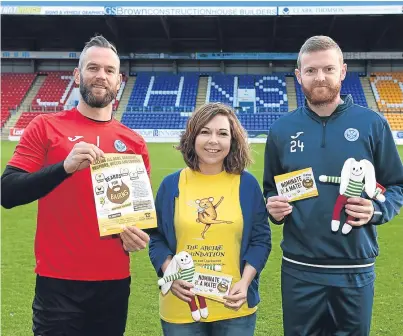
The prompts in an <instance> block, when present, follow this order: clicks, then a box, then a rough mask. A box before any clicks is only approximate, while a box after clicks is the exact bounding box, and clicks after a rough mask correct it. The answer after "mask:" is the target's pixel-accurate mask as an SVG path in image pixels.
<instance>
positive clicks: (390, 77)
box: [370, 72, 403, 112]
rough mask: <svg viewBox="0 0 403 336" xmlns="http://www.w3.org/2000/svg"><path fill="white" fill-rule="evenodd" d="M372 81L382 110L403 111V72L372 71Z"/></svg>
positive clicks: (376, 98) (372, 86) (377, 101)
mask: <svg viewBox="0 0 403 336" xmlns="http://www.w3.org/2000/svg"><path fill="white" fill-rule="evenodd" d="M370 81H371V88H372V91H373V93H374V96H375V100H376V103H377V105H378V108H379V110H380V111H382V112H403V72H394V73H393V72H378V73H372V74H371V77H370Z"/></svg>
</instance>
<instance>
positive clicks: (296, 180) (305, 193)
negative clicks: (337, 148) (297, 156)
mask: <svg viewBox="0 0 403 336" xmlns="http://www.w3.org/2000/svg"><path fill="white" fill-rule="evenodd" d="M274 181H275V182H276V188H277V193H278V195H280V196H285V197H287V199H288V200H289V202H293V201H298V200H302V199H305V198H310V197H315V196H318V189H317V187H316V183H315V178H314V176H313V171H312V168H305V169H301V170H297V171H293V172H290V173H287V174H282V175H277V176H275V177H274Z"/></svg>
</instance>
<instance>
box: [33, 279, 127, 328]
mask: <svg viewBox="0 0 403 336" xmlns="http://www.w3.org/2000/svg"><path fill="white" fill-rule="evenodd" d="M130 281H131V278H130V277H129V278H126V279H122V280H108V281H76V280H63V279H54V278H48V277H42V276H39V275H38V276H37V278H36V287H35V297H34V301H33V304H32V310H33V327H32V330H33V332H34V335H35V336H122V335H124V332H125V328H126V320H127V308H128V302H129V295H130Z"/></svg>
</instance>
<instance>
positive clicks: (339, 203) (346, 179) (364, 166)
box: [319, 158, 385, 234]
mask: <svg viewBox="0 0 403 336" xmlns="http://www.w3.org/2000/svg"><path fill="white" fill-rule="evenodd" d="M364 179H365V182H364ZM319 181H321V182H330V183H338V184H340V195H339V196H338V197H337V200H336V204H335V206H334V209H333V216H332V223H331V226H332V231H333V232H337V231H338V230H339V227H340V211H341V209H342V208H343V207H344V206H345V205H346V204H347V199H348V198H350V197H360V196H361V193H362V191H363V190H365V192H366V194H367V195H368V197H369V198H372V199H377V200H378V201H380V202H385V196H384V195H383V193H384V192H385V188H384V187H383V186H381V185H380V184H378V183H376V179H375V169H374V166H373V165H372V163H371V162H370V161H368V160H361V161H356V160H355V159H353V158H349V159H347V160H346V162H345V163H344V165H343V168H342V171H341V176H340V177H339V176H326V175H321V176H319ZM350 220H354V218H353V217H352V216H350V215H349V216H347V219H346V223H344V225H343V227H342V230H341V231H342V233H343V234H348V233H349V232H350V231H351V229H352V226H351V225H350V224H347V222H348V221H350Z"/></svg>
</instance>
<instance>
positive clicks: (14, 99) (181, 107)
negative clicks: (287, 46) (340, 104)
mask: <svg viewBox="0 0 403 336" xmlns="http://www.w3.org/2000/svg"><path fill="white" fill-rule="evenodd" d="M36 75H46V76H47V77H46V80H45V82H44V83H43V85H42V87H41V88H40V90H39V91H38V94H37V95H36V96H35V98H34V100H33V105H32V108H31V112H24V113H22V114H21V116H20V118H19V119H18V121H17V123H16V125H15V127H16V128H25V127H26V126H27V125H28V124H29V122H30V121H31V120H32V119H33V118H35V116H37V115H38V113H41V112H42V113H43V112H54V111H57V110H63V109H64V108H65V107H64V104H65V102H66V101H67V99H68V97H69V94H70V93H71V92H72V90H73V88H75V87H77V86H76V85H75V84H74V80H73V77H72V75H71V72H63V71H54V72H46V73H43V72H40V73H38V74H3V75H2V86H3V90H2V101H3V103H2V119H1V121H2V125H3V124H4V122H5V121H6V120H7V118H8V117H9V112H8V107H9V106H16V105H18V104H20V103H21V100H22V99H23V97H24V95H25V94H26V92H27V91H28V90H29V87H30V86H31V85H32V82H33V79H34V78H35V76H36ZM136 75H137V79H136V83H135V85H134V87H133V90H132V92H130V93H125V94H126V95H130V98H129V100H128V104H127V106H126V107H125V108H124V111H125V112H124V113H123V115H122V119H121V121H122V122H123V123H124V124H125V125H127V126H128V127H130V128H135V129H182V128H184V127H185V124H186V120H187V118H188V114H187V113H183V112H191V111H193V110H194V108H195V105H196V95H197V90H198V82H199V76H200V75H202V73H198V72H194V73H180V74H172V73H152V72H139V73H137V74H136ZM204 75H206V74H204ZM292 75H293V74H292V73H272V74H270V75H224V74H219V73H209V74H207V76H208V81H207V94H206V101H210V102H213V101H218V102H222V103H225V104H228V105H230V106H233V105H234V102H236V101H237V96H236V95H237V92H238V89H255V93H256V111H257V112H258V113H256V114H250V113H242V110H240V113H239V118H240V120H241V122H242V124H243V125H244V127H245V128H246V130H248V131H251V130H265V129H268V128H269V126H270V125H271V123H272V122H274V121H275V120H277V119H278V118H279V117H281V116H282V115H283V113H286V112H288V110H289V104H288V96H287V87H286V76H292ZM360 75H361V74H360V73H358V72H353V73H348V75H347V77H346V79H345V80H344V82H343V85H342V93H343V94H347V93H349V94H352V96H353V98H354V101H355V102H356V103H357V104H359V105H362V106H367V102H366V98H365V95H364V91H363V88H362V85H361V82H360V77H359V76H360ZM127 79H128V78H127V76H125V75H123V82H122V85H121V88H120V90H119V92H118V94H117V98H116V100H115V102H114V105H113V106H114V107H113V108H114V110H117V108H118V105H119V101H120V99H121V98H122V95H123V92H124V88H125V85H126V82H127ZM370 81H371V87H372V90H373V93H374V96H375V99H376V102H377V105H378V107H379V109H380V111H382V112H383V113H384V114H385V116H386V118H387V119H388V121H389V123H390V124H391V127H392V129H396V130H397V129H403V117H402V116H401V115H400V114H398V113H394V112H402V111H403V84H402V81H403V73H373V74H371V78H370ZM294 83H295V89H296V93H297V103H298V106H300V105H301V104H303V101H304V96H303V93H302V90H301V86H300V85H299V84H298V82H297V81H296V79H295V81H294ZM235 105H236V104H235ZM235 107H236V106H235ZM145 112H146V113H145Z"/></svg>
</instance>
